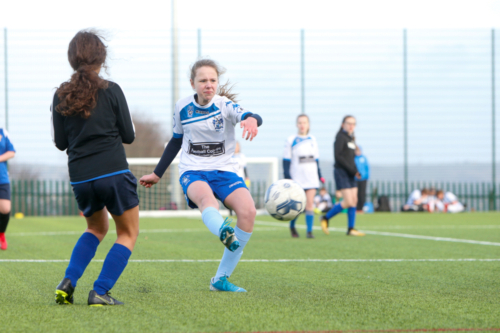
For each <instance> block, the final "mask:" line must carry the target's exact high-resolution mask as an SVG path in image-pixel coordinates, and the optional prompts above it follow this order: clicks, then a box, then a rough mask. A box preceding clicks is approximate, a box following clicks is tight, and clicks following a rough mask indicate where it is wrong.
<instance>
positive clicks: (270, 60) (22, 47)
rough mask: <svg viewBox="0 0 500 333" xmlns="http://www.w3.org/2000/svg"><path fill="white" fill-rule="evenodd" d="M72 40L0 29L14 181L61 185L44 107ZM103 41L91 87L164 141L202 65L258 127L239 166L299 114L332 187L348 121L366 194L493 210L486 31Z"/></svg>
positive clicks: (190, 34)
mask: <svg viewBox="0 0 500 333" xmlns="http://www.w3.org/2000/svg"><path fill="white" fill-rule="evenodd" d="M74 34H75V31H71V30H17V29H12V30H10V29H5V30H4V34H3V45H2V47H3V52H0V66H1V67H0V68H1V70H0V94H2V95H3V99H4V101H5V102H4V103H0V125H1V126H4V127H6V128H8V131H9V133H10V136H11V140H12V142H13V143H14V145H15V147H16V150H17V155H16V157H15V159H13V160H11V162H9V165H10V168H9V169H10V172H11V178H12V179H14V180H23V181H24V180H25V179H29V180H37V181H42V182H43V181H48V180H54V181H55V180H61V181H67V178H68V175H67V168H66V166H65V163H66V158H67V157H66V154H65V153H63V152H59V151H58V150H57V149H56V148H55V147H54V146H53V144H52V141H51V137H50V124H49V123H50V112H49V106H50V103H51V100H52V95H53V93H54V91H55V89H54V88H55V87H57V86H58V85H59V84H60V83H61V82H63V81H65V80H67V79H68V78H69V76H70V74H71V69H70V66H69V64H68V62H67V45H68V43H69V41H70V39H71V38H72V37H73V35H74ZM107 35H108V37H109V38H108V42H107V43H108V46H109V59H108V65H109V69H108V74H105V76H106V77H107V78H109V79H111V80H113V81H116V82H117V83H119V84H120V85H121V87H122V88H123V90H124V92H125V95H126V97H127V100H128V103H129V106H130V109H131V110H132V112H133V113H134V116H135V117H136V118H138V117H142V118H146V119H147V120H152V121H153V123H155V124H157V126H158V127H160V128H161V129H162V131H164V133H166V136H167V137H168V135H169V134H170V133H171V130H170V128H171V114H172V104H173V100H174V97H173V96H176V95H179V96H180V97H183V96H186V95H188V94H191V93H192V90H191V86H190V84H189V80H188V70H189V65H190V64H191V63H193V62H194V61H195V60H196V58H197V57H198V56H209V57H211V58H213V59H215V60H217V61H219V62H220V63H221V64H222V65H223V66H225V67H226V68H227V73H226V75H225V76H224V77H223V79H222V81H223V82H224V81H225V80H227V79H229V80H230V81H231V82H233V83H236V87H235V90H236V91H237V92H238V93H239V99H240V104H241V105H242V106H244V107H245V108H247V109H249V110H251V111H253V112H256V113H259V114H261V115H262V117H263V119H264V126H263V127H262V128H261V130H260V132H259V136H258V137H257V139H256V140H254V141H253V142H241V144H242V149H243V152H244V153H245V155H247V156H250V157H280V156H281V155H282V149H283V144H284V141H285V139H286V138H287V137H288V136H289V135H292V134H294V133H296V128H295V119H296V116H297V115H298V114H300V113H302V112H304V113H306V114H308V115H309V116H310V119H311V134H313V135H314V136H316V138H317V140H318V143H319V149H320V155H321V158H320V160H321V167H322V169H323V170H322V171H323V175H324V176H325V177H326V178H327V181H329V182H330V183H333V172H332V164H333V147H332V146H333V140H334V137H335V134H336V132H337V130H338V128H339V126H340V122H341V119H342V117H343V116H344V115H346V114H352V115H354V116H355V117H356V118H357V123H358V127H357V130H356V140H357V143H358V144H359V145H360V146H361V147H362V149H363V152H364V154H365V156H366V157H367V159H368V160H369V162H370V165H371V179H370V183H372V186H375V184H376V182H377V181H378V182H379V184H382V183H387V184H388V182H396V183H397V184H398V185H397V187H398V191H399V184H402V186H403V187H402V192H401V193H400V194H398V196H402V197H406V196H407V195H408V192H409V191H410V190H411V189H413V187H414V186H415V187H417V185H416V184H417V183H416V182H421V184H423V182H426V183H432V184H437V186H439V187H440V184H448V183H449V184H457V185H456V186H458V184H468V185H467V186H469V185H470V186H472V187H473V188H474V189H475V188H476V187H477V186H479V187H478V188H479V189H481V188H482V186H483V185H482V184H483V183H484V184H486V185H485V186H486V187H485V194H484V196H485V197H484V198H485V199H484V200H489V201H488V203H487V204H481V205H479V204H478V205H477V209H498V208H499V207H500V206H499V205H498V203H497V201H498V200H496V199H491V198H496V197H497V196H498V192H497V191H496V189H497V188H498V186H499V182H497V179H496V174H498V171H499V170H498V167H497V163H496V160H497V154H496V149H497V148H496V147H497V146H498V144H497V140H498V137H499V135H498V133H497V132H498V129H497V126H496V118H495V113H496V109H495V108H496V106H495V95H497V96H498V92H499V88H498V85H495V77H496V76H498V66H495V65H496V64H498V44H499V42H500V41H499V37H498V35H499V34H498V33H497V32H496V31H494V30H481V29H477V30H336V31H327V30H296V31H294V30H282V31H279V30H273V31H263V30H260V31H259V30H225V31H222V30H199V29H192V30H180V31H179V32H178V36H177V38H178V43H177V47H176V48H173V47H172V45H173V44H172V40H173V39H172V35H171V33H170V31H167V30H165V31H159V30H155V31H127V30H117V31H108V32H107ZM173 50H177V57H174V56H173V53H174V52H173ZM173 59H176V61H173ZM174 74H175V75H174ZM173 78H177V81H176V83H177V84H174V82H173ZM176 86H178V89H177V90H176V89H175V87H176ZM1 98H2V97H0V99H1ZM132 157H133V156H132ZM391 184H392V183H391ZM412 184H415V185H412ZM493 184H496V186H493ZM463 186H465V185H463ZM488 186H489V188H490V190H489V192H488V190H487V188H488ZM375 187H376V186H375ZM450 188H453V185H450ZM457 188H458V187H457ZM371 189H372V191H373V187H372V188H371ZM457 191H458V190H457ZM474 191H475V190H474ZM377 193H378V194H380V193H381V188H380V186H379V187H378V188H377ZM398 193H399V192H398ZM474 193H475V192H474ZM457 194H458V193H457ZM391 195H392V194H391ZM464 195H465V194H464ZM478 195H479V194H478ZM488 198H490V199H488ZM398 200H399V199H398ZM397 204H399V201H398V203H396V202H394V205H397ZM469 207H470V206H469Z"/></svg>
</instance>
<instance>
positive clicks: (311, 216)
mask: <svg viewBox="0 0 500 333" xmlns="http://www.w3.org/2000/svg"><path fill="white" fill-rule="evenodd" d="M313 224H314V212H313V211H311V210H306V225H307V232H312V231H313Z"/></svg>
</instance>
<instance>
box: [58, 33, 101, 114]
mask: <svg viewBox="0 0 500 333" xmlns="http://www.w3.org/2000/svg"><path fill="white" fill-rule="evenodd" d="M68 60H69V63H70V64H71V67H73V69H74V70H75V72H74V73H73V75H71V78H70V80H69V81H67V82H64V83H62V84H61V85H60V86H59V88H58V89H57V96H58V97H59V100H60V103H59V105H57V108H56V111H57V112H59V113H61V114H62V115H63V116H77V115H79V116H81V117H82V118H84V119H88V118H89V117H90V115H91V113H92V110H93V109H94V108H95V106H96V105H97V92H98V90H99V89H106V88H108V81H106V80H104V79H103V78H101V77H100V76H99V74H98V71H99V70H100V69H101V67H103V66H105V62H106V46H105V45H104V43H103V42H102V41H101V39H100V37H99V36H98V35H97V33H96V32H94V31H80V32H78V33H77V34H76V35H75V37H73V39H72V40H71V42H70V43H69V48H68Z"/></svg>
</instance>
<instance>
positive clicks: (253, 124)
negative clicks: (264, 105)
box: [240, 114, 262, 141]
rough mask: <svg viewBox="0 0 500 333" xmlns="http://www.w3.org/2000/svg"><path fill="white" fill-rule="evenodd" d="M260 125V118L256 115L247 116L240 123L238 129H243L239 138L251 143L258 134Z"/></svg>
mask: <svg viewBox="0 0 500 333" xmlns="http://www.w3.org/2000/svg"><path fill="white" fill-rule="evenodd" d="M260 125H262V118H261V117H260V116H259V115H258V114H251V115H249V116H248V117H246V118H245V120H242V121H241V123H240V127H241V128H243V135H242V136H241V137H242V138H244V139H245V140H248V139H250V141H252V140H253V138H255V137H256V136H257V133H259V129H258V127H259V126H260ZM245 136H246V138H245Z"/></svg>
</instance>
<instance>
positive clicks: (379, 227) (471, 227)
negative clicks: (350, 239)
mask: <svg viewBox="0 0 500 333" xmlns="http://www.w3.org/2000/svg"><path fill="white" fill-rule="evenodd" d="M366 227H367V228H368V229H391V230H398V229H500V225H494V224H490V225H379V226H376V225H374V226H372V225H369V226H366Z"/></svg>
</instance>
